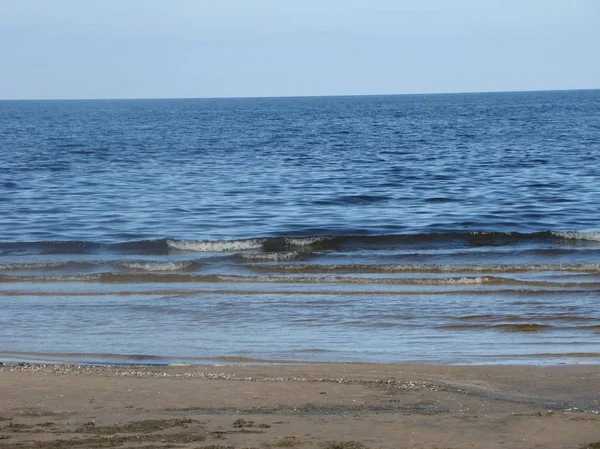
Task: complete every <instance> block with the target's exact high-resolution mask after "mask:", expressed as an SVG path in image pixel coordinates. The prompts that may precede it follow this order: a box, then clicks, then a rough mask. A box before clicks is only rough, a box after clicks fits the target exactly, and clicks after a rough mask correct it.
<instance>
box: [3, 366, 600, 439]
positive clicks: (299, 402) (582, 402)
mask: <svg viewBox="0 0 600 449" xmlns="http://www.w3.org/2000/svg"><path fill="white" fill-rule="evenodd" d="M598 410H600V369H599V368H598V367H597V366H585V365H572V366H558V367H557V366H554V367H546V368H544V367H528V366H521V367H510V366H466V367H465V366H428V365H375V364H342V365H339V364H323V365H300V364H298V365H287V364H285V365H253V366H252V365H251V366H238V365H233V366H169V367H147V366H119V367H94V366H85V365H81V366H71V365H46V366H43V365H27V364H21V365H14V364H4V365H2V366H0V447H3V448H13V449H14V448H29V447H31V448H33V447H35V448H103V447H117V448H128V447H132V448H133V447H135V448H167V447H169V448H179V447H181V448H192V447H193V448H203V447H204V448H212V449H225V448H236V449H238V448H239V449H242V448H257V449H271V448H298V449H301V448H311V449H314V448H316V449H355V448H371V449H374V448H438V449H441V448H538V447H539V448H587V447H589V448H594V447H595V448H598V447H600V414H598Z"/></svg>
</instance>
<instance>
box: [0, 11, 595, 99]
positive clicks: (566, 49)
mask: <svg viewBox="0 0 600 449" xmlns="http://www.w3.org/2000/svg"><path fill="white" fill-rule="evenodd" d="M599 46H600V0H526V1H524V0H455V1H450V0H318V1H317V0H302V1H286V0H168V1H167V0H102V1H82V0H52V1H47V0H0V54H1V59H0V61H1V63H0V64H1V70H0V99H58V98H162V97H231V96H233V97H237V96H288V95H356V94H395V93H398V94H402V93H427V92H474V91H505V90H547V89H548V90H551V89H584V88H600V58H599V57H598V51H599V50H598V49H599Z"/></svg>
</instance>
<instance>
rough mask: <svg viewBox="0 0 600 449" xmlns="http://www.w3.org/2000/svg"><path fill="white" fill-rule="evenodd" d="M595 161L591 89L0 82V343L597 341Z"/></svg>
mask: <svg viewBox="0 0 600 449" xmlns="http://www.w3.org/2000/svg"><path fill="white" fill-rule="evenodd" d="M599 161H600V91H598V90H592V91H564V92H524V93H489V94H452V95H408V96H373V97H322V98H272V99H212V100H211V99H197V100H110V101H109V100H107V101H100V100H96V101H14V102H13V101H0V303H2V302H4V304H3V307H2V308H0V326H1V327H0V352H2V353H5V354H33V353H36V354H37V353H43V354H48V353H60V354H63V356H62V357H63V358H64V357H66V356H65V355H64V354H66V353H77V354H84V355H80V356H77V357H75V358H76V359H77V358H79V359H84V360H85V359H86V357H87V358H88V359H91V358H93V357H92V355H91V354H96V356H94V357H96V359H94V360H100V361H102V360H108V359H110V357H117V358H118V357H121V356H127V354H131V353H132V352H136V353H140V354H145V355H148V356H160V357H166V359H165V360H188V361H189V360H204V359H214V358H216V357H229V356H233V357H250V358H273V359H299V360H304V359H316V360H364V361H415V360H416V361H443V362H475V363H484V362H487V361H492V362H493V363H497V362H501V361H505V360H509V361H511V362H514V361H515V360H517V361H519V360H526V361H529V360H534V361H538V360H540V357H541V359H543V360H550V361H552V362H553V363H554V362H557V361H564V360H565V359H566V358H568V357H570V356H569V354H576V355H577V354H578V357H583V358H586V359H590V360H594V361H597V360H600V356H599V355H598V354H600V336H599V334H598V329H600V312H598V307H596V304H597V302H598V300H599V299H600V289H599V285H600V265H599V264H600V207H599V204H600V164H599ZM523 295H525V297H526V298H525V299H523V298H522V296H523ZM357 297H360V298H361V299H360V300H359V301H356V298H357ZM173 298H179V299H178V300H174V299H173ZM182 298H183V299H182ZM219 298H220V299H219ZM274 298H275V299H274ZM332 298H333V299H332ZM425 298H427V299H426V300H425ZM469 298H470V299H469ZM474 298H477V300H475V299H474ZM157 301H158V302H157ZM177 301H179V302H177ZM307 301H308V302H307ZM310 301H315V304H317V305H318V306H315V307H314V308H312V309H307V308H306V307H307V306H306V304H307V303H310ZM419 301H425V302H424V304H430V305H431V307H434V305H435V307H434V309H435V310H430V311H429V312H425V311H424V310H425V309H427V307H425V309H421V308H420V307H416V308H415V307H414V304H415V303H416V302H419ZM222 302H224V304H229V306H227V307H225V306H224V305H223V304H222ZM319 304H320V305H319ZM222 306H223V307H225V308H224V309H221V307H222ZM436 307H437V308H436ZM438 309H439V310H438ZM222 310H226V311H227V312H226V313H225V315H223V316H221V315H220V313H221V311H222ZM307 311H310V312H307ZM49 316H52V317H53V319H52V320H51V321H48V317H49ZM286 317H288V318H286ZM297 317H302V320H304V319H305V320H306V321H302V320H301V321H296V318H297ZM390 317H392V318H390ZM473 317H474V318H473ZM190 320H191V321H190ZM88 321H89V322H88ZM82 323H87V324H85V325H82ZM186 323H187V324H189V325H190V327H189V328H188V327H186V326H187V324H186ZM190 323H191V324H190ZM267 323H271V324H270V326H271V327H269V326H268V325H267ZM259 325H260V326H261V327H260V332H258V333H257V337H256V340H255V341H253V343H249V340H248V339H247V338H246V337H247V334H248V332H245V333H242V334H240V333H239V329H241V328H244V326H249V327H250V328H252V329H256V328H257V326H259ZM207 328H210V329H211V331H210V332H209V333H207V332H208V331H207V330H206V329H207ZM156 334H160V335H163V336H164V338H163V339H162V340H161V345H157V344H156V339H155V338H154V337H153V335H156ZM42 335H43V337H42ZM215 335H219V337H218V338H217V337H215ZM65 336H68V337H65ZM476 336H477V337H476ZM499 336H500V337H502V338H500V337H499ZM474 338H479V339H480V340H481V341H477V342H475V341H473V340H474ZM499 338H500V339H499ZM199 340H202V341H203V342H204V343H203V344H201V345H199V344H198V343H197V342H198V341H199ZM186 341H187V342H188V343H185V342H186ZM273 342H277V343H273ZM348 342H352V343H351V344H348ZM389 342H392V343H389ZM394 342H395V343H394ZM400 342H402V344H400ZM542 342H544V344H545V345H546V346H543V345H542V346H543V347H539V346H540V345H541V343H542ZM388 343H389V344H390V347H389V348H387V349H385V350H383V349H382V345H383V346H386V345H387V344H388ZM457 348H460V350H458V349H457ZM409 349H410V350H409ZM85 354H87V356H85ZM98 354H100V355H98ZM540 354H541V355H540ZM109 355H110V357H109ZM6 357H8V356H6ZM11 357H12V356H11ZM22 357H24V358H28V357H29V358H31V356H24V355H23V356H22ZM59 359H60V357H59Z"/></svg>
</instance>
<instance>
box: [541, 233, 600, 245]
mask: <svg viewBox="0 0 600 449" xmlns="http://www.w3.org/2000/svg"><path fill="white" fill-rule="evenodd" d="M552 235H553V236H555V237H560V238H563V239H570V240H589V241H593V242H600V232H580V231H555V232H552Z"/></svg>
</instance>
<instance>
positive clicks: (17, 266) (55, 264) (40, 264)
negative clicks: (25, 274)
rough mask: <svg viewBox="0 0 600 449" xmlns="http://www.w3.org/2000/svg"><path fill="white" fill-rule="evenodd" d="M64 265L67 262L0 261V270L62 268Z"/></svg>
mask: <svg viewBox="0 0 600 449" xmlns="http://www.w3.org/2000/svg"><path fill="white" fill-rule="evenodd" d="M65 266H67V262H31V263H27V262H25V263H6V264H2V263H0V270H37V269H49V268H62V267H65Z"/></svg>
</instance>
